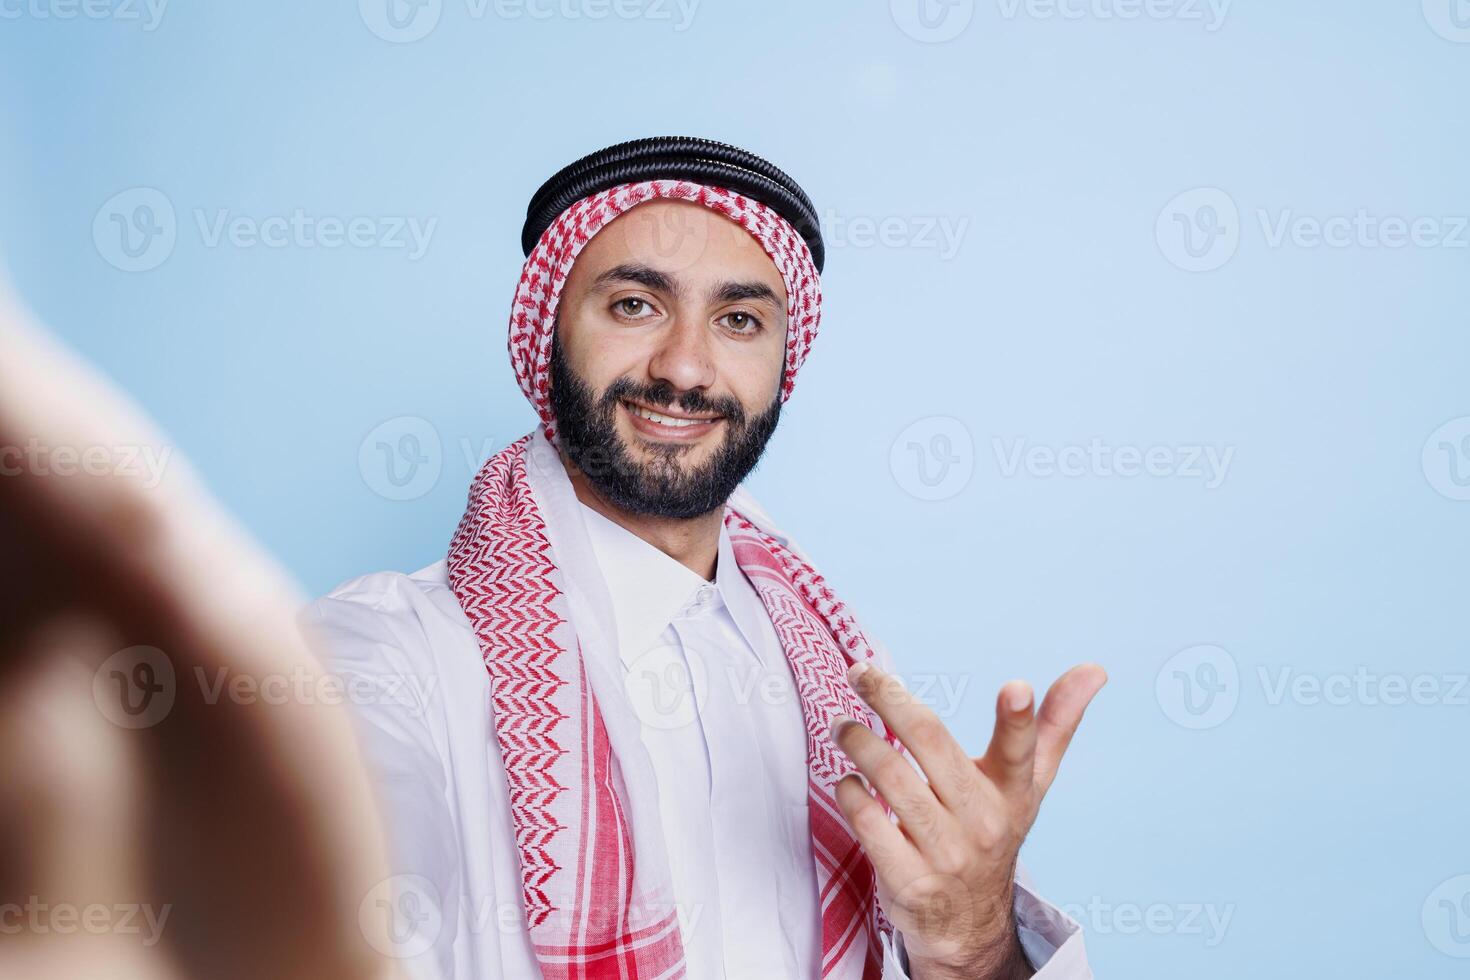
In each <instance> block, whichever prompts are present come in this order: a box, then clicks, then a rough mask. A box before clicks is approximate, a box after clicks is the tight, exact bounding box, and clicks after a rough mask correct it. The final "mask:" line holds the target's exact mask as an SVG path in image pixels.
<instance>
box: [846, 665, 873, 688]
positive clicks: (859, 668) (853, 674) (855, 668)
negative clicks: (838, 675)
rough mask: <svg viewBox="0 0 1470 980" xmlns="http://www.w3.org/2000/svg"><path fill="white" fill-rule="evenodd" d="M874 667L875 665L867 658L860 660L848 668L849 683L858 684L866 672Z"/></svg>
mask: <svg viewBox="0 0 1470 980" xmlns="http://www.w3.org/2000/svg"><path fill="white" fill-rule="evenodd" d="M872 669H873V665H872V664H870V663H868V662H867V661H866V660H859V661H858V662H857V663H855V664H853V665H852V666H851V667H849V668H847V683H849V684H856V683H857V682H858V680H859V678H861V677H862V676H863V675H864V674H866V673H867V672H868V671H870V670H872Z"/></svg>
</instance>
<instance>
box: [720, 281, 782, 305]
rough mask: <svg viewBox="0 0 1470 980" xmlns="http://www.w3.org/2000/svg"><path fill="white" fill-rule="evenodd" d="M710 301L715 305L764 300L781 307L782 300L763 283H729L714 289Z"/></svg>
mask: <svg viewBox="0 0 1470 980" xmlns="http://www.w3.org/2000/svg"><path fill="white" fill-rule="evenodd" d="M710 300H711V301H712V302H715V303H739V302H742V301H744V300H764V301H765V302H767V303H770V304H771V305H772V306H777V307H779V306H780V305H781V301H780V299H779V298H778V297H777V296H776V291H775V290H774V289H772V288H771V287H770V286H767V285H766V284H765V283H763V282H727V283H725V284H724V285H723V286H720V287H719V288H717V289H714V290H712V291H711V293H710Z"/></svg>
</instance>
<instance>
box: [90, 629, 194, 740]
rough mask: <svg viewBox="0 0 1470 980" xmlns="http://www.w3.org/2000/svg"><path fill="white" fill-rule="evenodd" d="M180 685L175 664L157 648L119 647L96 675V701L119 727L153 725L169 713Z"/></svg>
mask: <svg viewBox="0 0 1470 980" xmlns="http://www.w3.org/2000/svg"><path fill="white" fill-rule="evenodd" d="M176 691H177V687H176V684H175V679H174V665H173V663H172V662H171V661H170V660H169V659H168V657H167V656H166V655H165V654H164V652H163V651H162V650H160V649H158V648H157V647H150V646H136V647H128V648H127V649H125V650H119V651H118V652H117V653H114V654H113V655H112V656H110V657H108V658H107V659H106V660H104V661H102V665H101V666H100V667H98V668H97V670H96V672H95V673H93V674H92V700H93V701H94V702H95V703H96V705H97V710H98V711H101V712H102V715H103V717H105V718H106V719H107V720H108V721H110V722H112V723H113V724H114V725H117V726H118V727H119V728H131V729H139V728H150V727H152V726H153V725H156V724H158V723H159V722H160V721H162V720H163V719H164V718H165V717H167V716H168V713H169V711H170V710H172V708H173V706H174V695H175V693H176Z"/></svg>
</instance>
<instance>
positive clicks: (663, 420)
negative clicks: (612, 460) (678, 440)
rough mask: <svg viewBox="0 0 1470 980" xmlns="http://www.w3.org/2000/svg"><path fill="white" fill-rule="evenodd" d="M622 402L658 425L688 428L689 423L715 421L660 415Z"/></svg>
mask: <svg viewBox="0 0 1470 980" xmlns="http://www.w3.org/2000/svg"><path fill="white" fill-rule="evenodd" d="M623 404H625V405H627V406H628V408H630V409H632V410H633V411H634V412H635V413H637V414H638V415H641V416H643V417H644V418H646V419H648V420H649V421H652V422H657V423H658V424H659V425H667V426H671V427H673V428H676V429H684V428H688V427H689V426H691V425H709V424H710V423H712V422H714V421H715V420H714V419H676V418H672V417H670V416H668V415H660V414H658V413H657V412H650V411H649V410H648V409H646V408H644V407H643V406H641V405H634V404H633V403H632V402H624V403H623Z"/></svg>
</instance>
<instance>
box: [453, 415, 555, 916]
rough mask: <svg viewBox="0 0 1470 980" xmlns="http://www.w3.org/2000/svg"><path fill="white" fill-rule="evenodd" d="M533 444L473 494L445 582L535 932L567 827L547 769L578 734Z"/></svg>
mask: <svg viewBox="0 0 1470 980" xmlns="http://www.w3.org/2000/svg"><path fill="white" fill-rule="evenodd" d="M530 439H531V436H526V437H524V438H522V439H520V440H519V441H517V442H515V443H513V444H512V445H511V446H510V447H508V448H507V449H506V450H504V451H502V452H500V453H497V454H496V455H495V456H494V457H493V458H492V459H491V460H490V461H489V463H487V464H486V466H485V468H484V469H483V470H482V471H481V472H480V475H479V476H478V477H477V478H476V480H475V482H474V484H473V485H472V486H471V488H470V500H471V504H470V507H469V509H468V510H467V511H466V512H465V515H464V518H463V519H462V520H461V521H460V524H459V528H458V529H457V530H456V532H455V535H454V539H453V542H452V543H451V545H450V549H449V578H450V582H451V584H452V586H453V588H454V593H455V595H456V596H457V597H458V599H459V602H460V605H461V606H463V607H464V611H465V613H466V615H468V616H469V618H470V621H471V622H472V623H473V624H474V626H475V635H476V637H477V638H478V639H479V641H480V649H481V652H482V654H483V656H484V659H485V666H486V668H487V669H488V670H489V672H490V677H491V680H492V684H491V691H492V694H491V696H492V703H493V704H494V709H495V716H496V725H495V734H496V738H497V740H498V741H499V743H500V752H501V756H502V759H503V761H504V766H505V772H506V777H507V780H508V783H509V789H510V799H511V806H512V807H513V808H514V809H515V812H516V814H517V819H516V821H515V835H516V847H517V849H518V850H519V852H520V856H521V869H522V872H523V875H524V881H525V901H526V914H527V918H528V921H529V923H530V925H531V926H532V927H533V928H534V927H535V926H538V925H540V924H541V923H542V922H543V921H545V919H546V918H547V916H549V915H550V914H551V913H552V912H554V911H555V908H554V906H553V903H552V902H551V900H550V898H549V897H548V896H547V894H546V891H545V886H546V884H547V882H548V881H550V879H551V877H552V876H553V875H554V874H555V873H556V872H557V871H558V870H559V869H558V867H557V865H556V862H555V860H554V859H553V857H552V855H551V845H552V842H553V839H554V838H555V837H556V835H557V834H559V833H561V832H563V831H564V830H565V829H566V828H565V827H564V826H562V824H561V823H560V822H558V821H557V820H556V818H555V817H554V816H553V815H552V812H551V807H552V804H553V803H554V802H555V800H556V798H557V797H558V796H560V795H561V794H562V793H564V792H566V790H567V787H565V786H563V785H561V784H560V783H558V782H557V780H556V778H555V777H554V775H553V765H554V764H555V762H556V761H557V760H558V759H559V758H561V757H562V756H563V755H565V754H566V753H567V751H568V750H567V748H565V745H567V744H569V740H570V741H571V742H574V741H575V740H576V738H577V737H578V736H577V733H576V732H575V730H573V726H575V725H576V724H577V721H576V720H572V721H571V722H570V723H568V716H567V714H566V713H565V712H563V711H561V710H560V708H559V707H558V706H557V694H558V693H559V692H560V691H561V689H562V688H563V687H565V686H566V682H565V681H564V680H562V679H561V678H560V677H558V676H557V674H556V672H555V670H554V669H553V666H552V665H553V663H554V660H555V658H556V657H557V656H558V655H559V654H560V652H561V651H560V649H559V648H558V647H557V645H556V643H555V642H554V641H553V639H552V631H553V630H555V629H556V628H557V627H558V626H560V625H561V624H562V622H563V620H562V618H561V617H560V616H558V615H557V614H556V612H555V611H554V610H553V609H552V608H551V603H552V600H553V599H554V598H555V597H556V595H557V590H556V586H555V585H554V584H553V583H552V581H551V571H552V567H553V566H552V562H551V559H550V551H551V545H550V543H549V542H548V541H547V540H546V533H545V524H544V523H543V521H542V520H541V516H540V514H539V513H538V511H537V509H536V505H535V501H534V500H533V499H532V498H531V494H530V491H529V489H528V487H527V483H526V460H525V447H526V444H527V443H528V442H529V441H530ZM564 726H565V729H566V730H565V731H562V730H561V729H563V727H564Z"/></svg>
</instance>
